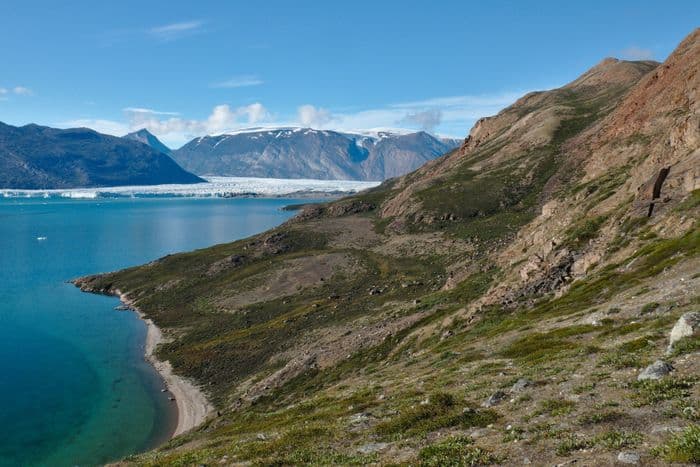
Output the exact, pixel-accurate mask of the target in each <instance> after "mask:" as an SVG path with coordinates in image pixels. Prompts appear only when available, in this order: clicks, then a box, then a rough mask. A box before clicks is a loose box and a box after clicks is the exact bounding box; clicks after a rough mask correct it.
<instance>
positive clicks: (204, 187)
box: [0, 177, 381, 199]
mask: <svg viewBox="0 0 700 467" xmlns="http://www.w3.org/2000/svg"><path fill="white" fill-rule="evenodd" d="M203 178H204V179H205V180H206V181H207V182H206V183H196V184H189V185H144V186H117V187H104V188H70V189H68V188H66V189H52V190H19V189H11V188H4V189H0V196H2V197H5V198H73V199H96V198H120V197H134V198H139V197H221V198H225V197H241V196H259V197H284V196H313V195H328V194H331V195H338V196H342V195H346V194H352V193H357V192H358V191H362V190H366V189H369V188H373V187H375V186H377V185H379V184H380V183H381V182H365V181H355V180H311V179H280V178H253V177H203Z"/></svg>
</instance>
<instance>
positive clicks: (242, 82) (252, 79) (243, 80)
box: [211, 75, 264, 88]
mask: <svg viewBox="0 0 700 467" xmlns="http://www.w3.org/2000/svg"><path fill="white" fill-rule="evenodd" d="M263 83H264V81H263V80H261V79H260V78H258V77H257V76H255V75H241V76H234V77H233V78H231V79H228V80H226V81H221V82H219V83H214V84H212V85H211V87H212V88H243V87H248V86H259V85H261V84H263Z"/></svg>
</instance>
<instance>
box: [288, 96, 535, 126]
mask: <svg viewBox="0 0 700 467" xmlns="http://www.w3.org/2000/svg"><path fill="white" fill-rule="evenodd" d="M526 92H527V91H523V92H509V93H501V94H493V95H473V96H472V95H462V96H446V97H435V98H430V99H424V100H418V101H408V102H400V103H394V104H389V105H386V106H384V107H380V108H374V109H365V110H359V111H356V112H347V111H346V112H333V113H332V112H330V111H328V110H325V109H321V108H317V107H315V106H313V105H309V104H307V105H305V106H302V107H300V108H299V109H298V111H297V121H296V122H295V123H296V124H300V125H302V126H315V127H317V128H323V129H334V130H342V131H352V130H357V129H368V128H391V127H396V126H407V127H408V128H409V129H415V130H427V131H431V132H433V131H438V132H441V133H448V134H452V135H455V136H460V137H461V136H463V135H466V134H467V133H468V132H469V129H470V128H471V126H472V125H473V124H474V122H475V121H476V120H477V119H479V118H481V117H484V116H488V115H494V114H496V113H498V111H500V110H501V109H503V108H504V107H506V106H507V105H510V104H512V103H513V102H515V101H516V100H517V99H518V98H519V97H520V96H522V95H523V94H525V93H526Z"/></svg>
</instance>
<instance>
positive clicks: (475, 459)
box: [418, 436, 500, 467]
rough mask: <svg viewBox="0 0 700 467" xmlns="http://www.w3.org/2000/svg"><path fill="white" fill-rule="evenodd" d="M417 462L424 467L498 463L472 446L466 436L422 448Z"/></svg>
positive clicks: (456, 466)
mask: <svg viewBox="0 0 700 467" xmlns="http://www.w3.org/2000/svg"><path fill="white" fill-rule="evenodd" d="M418 460H419V462H420V465H422V466H425V467H443V466H445V467H461V466H476V465H489V464H494V463H496V462H499V461H500V459H498V458H497V457H496V456H494V455H493V454H491V453H490V452H489V451H487V450H486V449H483V448H480V447H476V446H474V441H473V440H472V439H471V438H469V437H466V436H456V437H451V438H448V439H445V440H442V441H439V442H437V443H434V444H431V445H430V446H427V447H424V448H423V449H421V450H420V453H419V455H418Z"/></svg>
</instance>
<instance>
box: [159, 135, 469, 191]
mask: <svg viewBox="0 0 700 467" xmlns="http://www.w3.org/2000/svg"><path fill="white" fill-rule="evenodd" d="M460 142H461V141H460ZM458 145H459V142H458V141H456V140H451V139H439V138H436V137H434V136H432V135H430V134H428V133H426V132H423V131H420V132H417V133H409V134H397V133H392V132H385V131H379V132H374V133H367V134H352V133H339V132H336V131H328V130H314V129H312V128H273V129H249V130H244V131H239V132H236V133H232V134H225V135H220V136H204V137H201V138H196V139H194V140H192V141H190V142H189V143H187V144H186V145H185V146H183V147H182V148H180V149H178V150H176V151H174V152H173V158H174V159H175V160H176V161H177V162H178V163H179V164H180V165H182V166H183V167H184V168H185V169H187V170H189V171H191V172H193V173H196V174H199V175H221V176H241V177H243V176H244V177H267V178H270V177H272V178H314V179H327V180H384V179H387V178H391V177H396V176H399V175H403V174H405V173H407V172H410V171H412V170H415V169H416V168H418V167H420V166H421V165H423V164H424V163H425V162H427V161H429V160H431V159H435V158H436V157H438V156H441V155H442V154H444V153H446V152H448V151H450V150H452V149H454V148H455V147H456V146H458Z"/></svg>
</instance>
